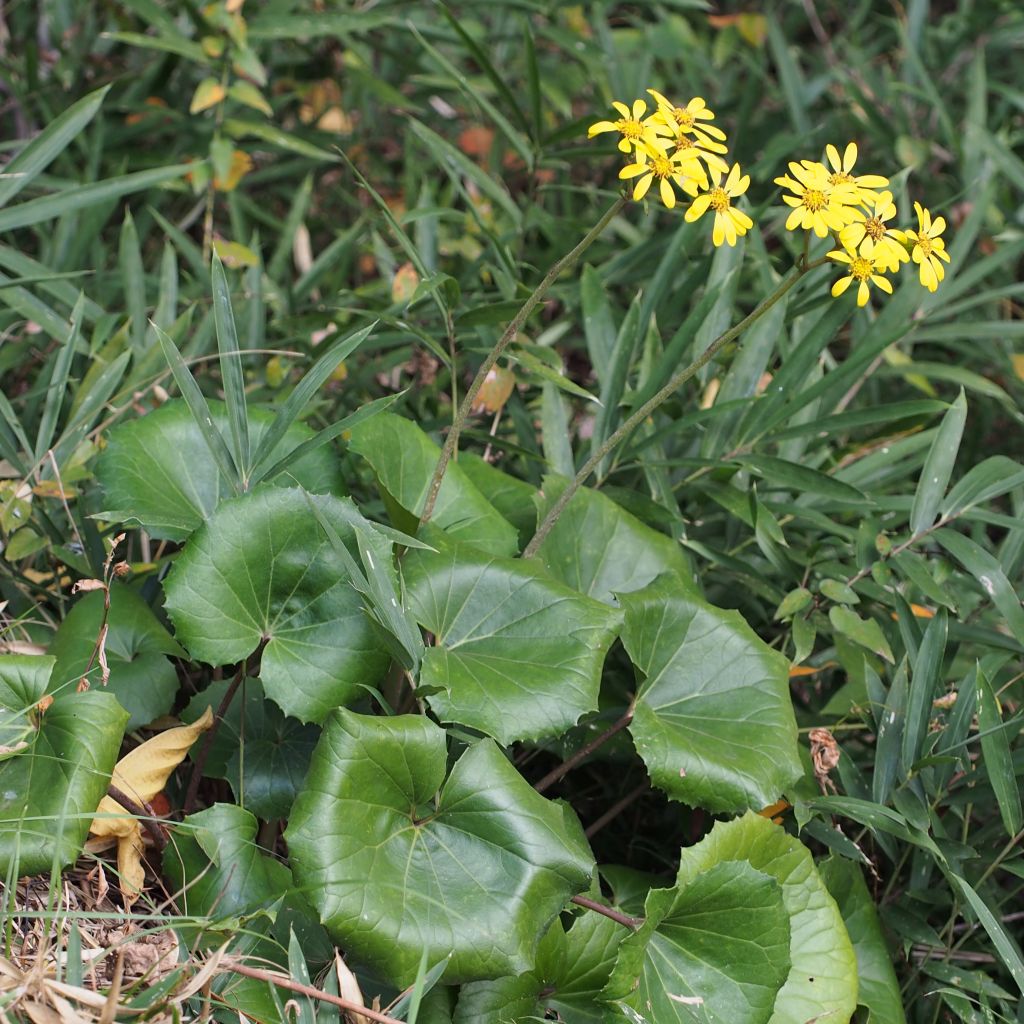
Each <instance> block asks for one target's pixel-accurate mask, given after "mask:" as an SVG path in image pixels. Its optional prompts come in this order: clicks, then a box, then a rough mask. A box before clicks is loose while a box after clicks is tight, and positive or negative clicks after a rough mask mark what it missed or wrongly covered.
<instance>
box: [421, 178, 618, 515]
mask: <svg viewBox="0 0 1024 1024" xmlns="http://www.w3.org/2000/svg"><path fill="white" fill-rule="evenodd" d="M625 205H626V198H625V196H620V197H619V198H618V199H616V200H615V202H614V203H612V205H611V206H610V207H609V208H608V209H607V210H606V211H605V213H604V216H602V217H601V219H600V220H599V221H598V222H597V223H596V224H595V225H594V226H593V227H592V228H591V229H590V230H589V231H588V232H587V233H586V235H584V236H583V238H582V239H581V240H580V242H579V244H578V245H577V246H576V248H574V249H573V250H572V251H571V252H567V253H566V254H565V255H564V256H563V257H562V258H561V259H560V260H559V261H558V262H557V263H555V264H554V265H553V266H552V267H551V269H550V270H549V271H548V272H547V273H546V274H545V275H544V280H543V281H541V283H540V284H539V285H537V287H536V288H535V289H534V290H533V292H532V293H531V294H530V296H529V297H528V298H527V300H526V301H525V302H524V303H523V304H522V306H521V307H520V309H519V312H518V313H516V315H515V316H514V317H513V318H512V321H511V322H510V323H509V325H508V327H506V328H505V332H504V333H503V334H502V336H501V337H500V338H499V339H498V342H497V344H496V345H495V346H494V348H492V349H491V351H490V352H489V353H488V354H487V358H486V359H485V360H484V361H483V362H482V363H481V364H480V369H479V370H477V372H476V376H475V377H474V378H473V383H472V384H470V386H469V390H468V391H467V392H466V394H465V397H464V398H463V399H462V403H461V404H460V405H459V411H458V413H456V416H455V420H454V422H453V423H452V425H451V429H450V430H449V431H448V436H447V437H446V438H445V442H444V447H443V448H442V449H441V455H440V457H439V458H438V460H437V465H436V466H435V467H434V475H433V477H431V480H430V488H429V489H428V491H427V500H426V502H425V503H424V505H423V512H422V513H421V515H420V526H423V525H424V524H425V523H428V522H430V517H431V516H432V515H433V514H434V506H435V505H436V504H437V495H438V492H439V491H440V490H441V482H442V481H443V480H444V474H445V471H446V470H447V469H448V463H449V462H451V460H452V456H453V455H454V454H455V452H456V450H457V449H458V447H459V435H460V434H461V433H462V428H463V427H464V426H465V424H466V418H467V417H468V416H469V411H470V409H472V407H473V403H474V402H475V401H476V396H477V394H478V393H479V391H480V388H481V387H483V383H484V381H485V380H486V379H487V374H488V373H490V372H491V370H492V369H493V368H494V364H495V363H496V362H497V361H498V359H499V358H501V354H502V352H504V351H505V349H506V348H508V346H509V344H510V343H511V342H512V341H513V340H514V339H515V337H516V336H517V335H518V334H519V332H520V331H521V330H522V329H523V324H525V323H526V320H527V317H529V315H530V314H531V313H532V312H533V310H534V309H535V308H536V306H537V303H538V302H540V300H541V299H542V298H544V296H545V295H546V294H547V291H548V289H549V288H550V287H551V286H552V285H553V284H554V283H555V281H556V280H557V279H558V277H559V275H560V274H562V272H563V271H565V270H568V269H569V268H570V267H572V266H574V265H575V264H576V262H577V261H578V260H579V258H580V257H581V256H582V255H583V253H584V252H586V251H587V249H589V248H590V246H591V244H592V243H593V242H594V240H595V239H596V238H597V237H598V236H599V235H600V234H601V233H602V232H603V231H604V229H605V228H606V227H607V226H608V223H609V222H610V221H611V219H612V218H613V217H615V216H617V215H618V213H619V212H620V211H621V210H622V208H623V207H624V206H625ZM452 373H453V375H454V373H455V367H454V366H453V367H452Z"/></svg>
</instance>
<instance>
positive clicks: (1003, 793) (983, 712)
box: [977, 666, 1024, 836]
mask: <svg viewBox="0 0 1024 1024" xmlns="http://www.w3.org/2000/svg"><path fill="white" fill-rule="evenodd" d="M977 688H978V705H977V706H978V730H979V732H980V734H981V752H982V754H983V755H984V757H985V771H986V772H988V781H989V785H991V787H992V791H993V792H994V793H995V795H996V802H997V803H998V804H999V814H1000V816H1001V817H1002V819H1003V827H1004V828H1005V829H1006V833H1007V835H1009V836H1015V835H1016V834H1017V833H1018V832H1019V831H1020V830H1021V825H1022V823H1024V814H1022V812H1021V804H1020V787H1019V786H1018V785H1017V777H1016V774H1015V772H1014V764H1013V754H1012V752H1011V750H1010V738H1009V736H1008V734H1007V730H1006V729H1005V728H1004V725H1003V720H1002V716H1001V715H1000V713H999V701H998V700H997V699H996V695H995V693H994V692H993V690H992V684H991V683H990V682H989V681H988V679H987V678H986V677H985V673H984V672H983V671H982V670H981V667H980V666H979V668H978V673H977ZM1016 731H1019V726H1018V728H1017V730H1016Z"/></svg>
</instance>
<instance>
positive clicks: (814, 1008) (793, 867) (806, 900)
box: [658, 812, 857, 1024]
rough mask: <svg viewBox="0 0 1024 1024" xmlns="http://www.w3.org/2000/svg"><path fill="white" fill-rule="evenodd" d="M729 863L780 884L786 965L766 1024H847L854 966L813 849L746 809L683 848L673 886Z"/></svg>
mask: <svg viewBox="0 0 1024 1024" xmlns="http://www.w3.org/2000/svg"><path fill="white" fill-rule="evenodd" d="M727 861H746V862H747V863H749V864H750V866H751V867H752V868H754V869H755V870H756V871H760V872H763V873H764V874H767V875H770V876H771V877H772V878H774V879H775V880H776V881H777V882H778V883H779V885H780V886H781V887H782V902H783V904H784V906H785V910H786V914H787V915H788V917H789V929H790V944H789V958H790V963H791V967H790V971H789V976H788V977H787V979H786V981H785V983H784V984H783V986H782V989H781V990H780V992H779V994H778V997H777V999H776V1000H775V1006H774V1010H773V1012H772V1015H771V1018H770V1019H771V1024H806V1022H807V1021H811V1020H815V1019H821V1020H822V1021H825V1020H829V1021H834V1022H835V1024H844V1022H845V1021H848V1020H849V1018H850V1016H851V1014H852V1013H853V1009H854V1005H855V1003H856V1000H857V962H856V957H855V956H854V951H853V947H852V946H851V944H850V939H849V936H848V935H847V933H846V928H845V927H844V925H843V920H842V917H841V916H840V914H839V908H838V907H837V906H836V903H835V900H833V899H832V897H831V896H830V895H829V893H828V890H827V889H826V888H825V885H824V883H823V882H822V880H821V877H820V876H819V875H818V872H817V870H816V869H815V866H814V861H813V860H812V858H811V854H810V851H809V850H808V849H807V848H806V847H805V846H804V845H803V844H802V843H801V842H800V841H799V840H798V839H795V838H794V837H793V836H790V835H788V834H787V833H786V832H785V830H784V829H782V828H780V827H779V826H777V825H773V824H772V823H771V822H770V821H769V820H768V819H767V818H762V817H761V816H760V815H758V814H754V813H753V812H751V813H748V814H745V815H744V816H743V817H742V818H737V819H735V820H733V821H727V822H718V823H717V824H716V825H715V826H714V828H713V829H712V830H711V832H710V834H709V835H707V836H705V837H704V839H702V840H701V841H700V842H699V843H698V844H697V845H696V846H691V847H689V848H688V849H684V850H683V851H681V854H680V863H679V876H678V879H677V882H676V888H677V889H682V888H683V887H684V886H685V885H686V884H689V882H690V880H691V879H695V878H697V877H698V876H699V875H700V874H701V873H702V872H705V871H708V870H710V869H711V868H713V867H714V866H715V865H717V864H720V863H722V862H727ZM733 1019H734V1020H738V1019H742V1018H733ZM658 1024H660V1018H659V1022H658Z"/></svg>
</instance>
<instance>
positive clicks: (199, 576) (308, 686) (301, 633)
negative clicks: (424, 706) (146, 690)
mask: <svg viewBox="0 0 1024 1024" xmlns="http://www.w3.org/2000/svg"><path fill="white" fill-rule="evenodd" d="M309 502H313V503H314V504H315V505H316V507H317V508H318V509H319V511H320V513H321V515H322V516H323V517H324V519H325V520H326V521H327V522H328V523H329V524H330V525H331V526H332V527H333V529H334V530H335V532H336V533H337V534H338V536H339V537H340V538H341V539H342V541H346V540H351V537H352V525H351V524H353V523H357V524H360V525H362V526H363V527H365V528H366V531H367V534H368V536H371V538H372V539H376V538H379V537H380V535H379V534H377V533H376V532H375V531H373V530H372V528H370V526H369V524H368V523H367V522H366V520H364V519H363V518H362V517H361V516H360V515H359V513H358V512H356V510H355V506H353V505H352V503H351V502H350V501H348V500H347V499H344V500H343V499H340V498H333V497H330V496H329V495H316V496H312V495H307V494H306V493H305V492H303V491H299V490H286V489H283V488H277V487H263V488H259V489H257V490H256V491H254V492H252V493H251V494H246V495H243V496H242V497H240V498H233V499H230V500H228V501H225V502H222V503H221V505H220V506H219V507H218V508H217V510H216V512H214V513H213V515H212V516H211V517H210V519H209V521H208V522H207V523H206V524H205V525H204V526H202V527H201V528H200V529H199V530H197V531H196V533H195V534H194V535H193V537H192V538H191V540H190V541H189V543H188V544H187V545H186V547H185V549H184V551H182V553H181V555H180V556H179V557H178V560H177V561H176V562H175V565H174V567H173V568H172V569H171V572H170V574H169V575H168V577H167V581H166V583H165V589H166V592H167V613H168V614H169V615H170V617H171V620H172V622H173V623H174V626H175V630H176V632H177V638H178V640H179V641H180V642H181V643H182V644H183V645H184V646H185V648H186V649H187V650H188V652H189V653H190V654H191V655H192V657H193V658H195V659H196V660H198V661H205V662H208V663H209V664H211V665H227V664H232V663H234V662H238V661H241V660H242V659H243V658H246V657H248V656H249V655H250V654H252V652H253V651H255V650H256V648H257V647H258V646H259V645H260V643H261V642H263V641H266V647H265V648H264V650H263V656H262V661H261V669H260V678H261V680H262V681H263V687H264V690H265V691H266V694H267V696H268V697H270V699H271V700H273V701H274V702H275V703H276V704H277V705H278V706H279V707H280V708H281V710H282V711H284V712H285V714H288V715H292V716H294V717H295V718H298V719H300V720H302V721H304V722H308V721H316V722H319V721H322V720H323V718H324V716H325V715H326V714H327V712H328V711H330V710H331V709H332V708H335V707H338V706H339V705H342V704H345V703H346V702H347V701H350V700H353V699H354V698H355V697H357V696H360V695H361V694H362V693H363V692H364V691H363V690H362V689H361V688H360V685H359V684H360V683H369V684H372V683H374V682H376V681H377V680H378V679H379V677H380V676H381V675H382V674H383V672H384V671H385V669H386V668H387V665H388V661H389V659H388V656H387V653H386V651H385V650H384V645H383V644H382V642H381V640H380V638H379V636H378V634H377V633H376V632H375V629H374V627H373V626H372V625H371V623H370V621H369V619H368V618H367V617H366V615H365V613H364V612H363V609H362V599H361V598H360V596H359V594H358V593H357V592H356V591H355V590H354V589H353V588H352V586H351V584H350V583H349V575H348V571H347V569H346V567H345V562H344V560H343V559H342V558H341V557H339V554H338V552H337V551H336V550H335V549H334V547H333V546H332V544H331V541H330V539H329V538H328V537H327V535H326V534H325V533H324V531H323V529H322V528H321V526H320V523H319V521H318V519H317V517H316V516H315V515H314V514H313V510H312V509H311V508H310V505H309ZM377 554H378V557H379V558H380V559H381V561H382V562H386V560H387V559H389V558H390V544H388V543H387V542H385V541H383V539H381V540H380V544H379V550H378V551H377Z"/></svg>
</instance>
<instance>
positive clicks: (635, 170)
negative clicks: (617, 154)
mask: <svg viewBox="0 0 1024 1024" xmlns="http://www.w3.org/2000/svg"><path fill="white" fill-rule="evenodd" d="M659 141H660V140H659ZM619 177H620V178H622V179H628V178H639V180H638V181H637V183H636V184H635V185H634V186H633V198H634V199H635V200H637V201H638V202H639V201H640V200H641V199H643V197H644V196H645V195H647V190H648V189H649V188H650V187H651V184H652V183H653V182H654V180H655V178H657V179H658V191H659V193H660V195H661V201H662V202H663V203H664V204H665V205H666V206H667V207H668V208H669V209H670V210H671V209H672V208H673V207H674V206H675V205H676V193H675V189H673V188H672V186H673V184H674V185H675V186H676V187H677V188H678V189H680V190H681V191H683V192H685V193H687V194H688V195H691V196H695V195H696V194H697V188H698V185H699V184H700V182H701V181H703V182H704V184H705V185H706V184H707V176H706V175H705V173H704V168H703V167H702V166H701V163H700V160H699V159H698V157H697V156H696V155H694V154H693V152H692V150H682V151H677V152H675V153H672V154H671V155H670V154H669V153H668V151H667V150H666V149H665V147H664V144H662V145H651V144H647V145H645V146H639V147H637V162H636V163H635V164H627V165H626V166H625V167H623V168H622V170H621V171H619Z"/></svg>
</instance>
